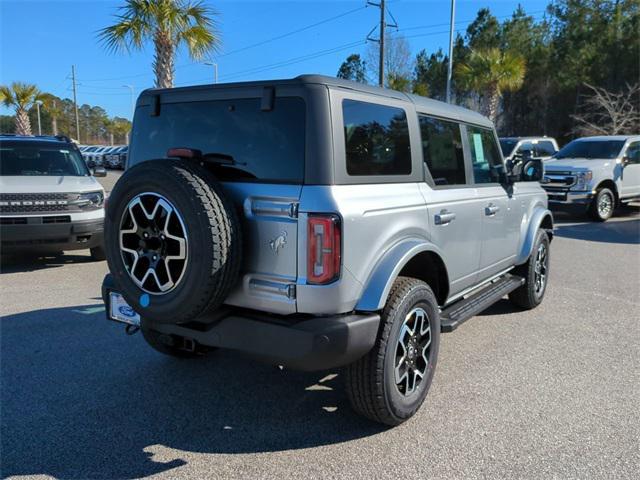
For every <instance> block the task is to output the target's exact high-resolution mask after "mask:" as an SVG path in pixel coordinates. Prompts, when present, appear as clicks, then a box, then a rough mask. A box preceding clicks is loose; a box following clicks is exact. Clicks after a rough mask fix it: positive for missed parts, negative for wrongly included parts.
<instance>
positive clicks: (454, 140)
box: [418, 115, 467, 185]
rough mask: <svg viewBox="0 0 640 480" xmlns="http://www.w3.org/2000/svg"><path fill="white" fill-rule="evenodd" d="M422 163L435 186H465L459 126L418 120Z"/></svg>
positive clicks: (421, 117)
mask: <svg viewBox="0 0 640 480" xmlns="http://www.w3.org/2000/svg"><path fill="white" fill-rule="evenodd" d="M418 120H419V122H420V134H421V136H422V151H423V155H424V161H425V162H426V163H427V168H428V169H429V172H430V173H431V177H432V178H433V181H434V183H435V184H436V185H464V184H465V183H466V182H467V179H466V174H465V167H464V152H463V150H462V137H461V135H460V125H459V124H457V123H455V122H448V121H445V120H439V119H437V118H431V117H426V116H423V115H419V116H418Z"/></svg>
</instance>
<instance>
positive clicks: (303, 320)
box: [102, 275, 380, 371]
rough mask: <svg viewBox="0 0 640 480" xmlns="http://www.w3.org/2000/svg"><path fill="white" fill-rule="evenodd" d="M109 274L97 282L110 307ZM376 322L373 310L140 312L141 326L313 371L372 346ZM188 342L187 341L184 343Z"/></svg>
mask: <svg viewBox="0 0 640 480" xmlns="http://www.w3.org/2000/svg"><path fill="white" fill-rule="evenodd" d="M111 290H114V285H113V281H112V278H111V275H107V276H106V277H105V279H104V281H103V284H102V298H103V300H104V302H105V305H106V307H107V308H106V311H107V312H109V304H108V302H109V292H110V291H111ZM379 323H380V315H378V314H372V313H368V314H347V315H334V316H328V317H310V316H307V315H305V316H301V315H300V316H296V315H289V316H281V315H269V314H265V313H262V312H256V311H249V310H244V309H239V308H229V309H225V310H224V311H219V312H214V313H213V314H211V315H210V316H208V317H203V318H198V319H196V320H195V321H193V322H190V323H188V324H181V325H173V324H158V323H152V322H150V321H148V320H145V318H144V317H142V327H143V328H149V329H152V330H156V331H158V332H160V333H163V334H165V335H166V340H167V343H168V344H172V343H174V338H175V337H183V338H186V339H189V340H192V341H193V344H194V345H198V344H199V345H204V346H209V347H220V348H227V349H230V350H237V351H240V352H243V353H245V354H248V355H251V356H253V357H256V358H258V359H260V360H263V361H266V362H269V363H273V364H276V365H283V366H286V367H289V368H292V369H296V370H305V371H317V370H325V369H330V368H335V367H341V366H344V365H348V364H350V363H352V362H354V361H356V360H357V359H358V358H360V357H362V356H363V355H365V354H366V353H367V352H368V351H369V350H371V348H372V347H373V345H374V343H375V341H376V338H377V335H378V326H379ZM189 343H191V342H189Z"/></svg>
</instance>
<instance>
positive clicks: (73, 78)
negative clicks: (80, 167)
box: [71, 65, 80, 142]
mask: <svg viewBox="0 0 640 480" xmlns="http://www.w3.org/2000/svg"><path fill="white" fill-rule="evenodd" d="M71 81H72V82H73V106H74V107H75V110H76V140H78V142H79V141H80V118H79V116H78V98H77V93H76V66H75V65H71Z"/></svg>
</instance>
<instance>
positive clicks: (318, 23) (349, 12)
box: [217, 5, 367, 58]
mask: <svg viewBox="0 0 640 480" xmlns="http://www.w3.org/2000/svg"><path fill="white" fill-rule="evenodd" d="M365 8H367V6H366V5H365V6H362V7H358V8H354V9H353V10H349V11H348V12H344V13H341V14H339V15H335V16H333V17H331V18H327V19H325V20H321V21H319V22H316V23H312V24H311V25H307V26H306V27H302V28H298V29H297V30H292V31H291V32H287V33H283V34H282V35H278V36H277V37H272V38H269V39H267V40H263V41H261V42H258V43H254V44H252V45H247V46H246V47H242V48H238V49H236V50H232V51H230V52H228V53H224V54H222V55H217V57H218V58H223V57H228V56H229V55H234V54H236V53H240V52H244V51H245V50H249V49H250V48H255V47H260V46H262V45H265V44H267V43H271V42H275V41H276V40H281V39H283V38H287V37H290V36H291V35H295V34H297V33H300V32H304V31H305V30H309V29H311V28H314V27H317V26H319V25H323V24H325V23H329V22H332V21H334V20H338V19H339V18H342V17H346V16H347V15H351V14H352V13H355V12H358V11H360V10H364V9H365Z"/></svg>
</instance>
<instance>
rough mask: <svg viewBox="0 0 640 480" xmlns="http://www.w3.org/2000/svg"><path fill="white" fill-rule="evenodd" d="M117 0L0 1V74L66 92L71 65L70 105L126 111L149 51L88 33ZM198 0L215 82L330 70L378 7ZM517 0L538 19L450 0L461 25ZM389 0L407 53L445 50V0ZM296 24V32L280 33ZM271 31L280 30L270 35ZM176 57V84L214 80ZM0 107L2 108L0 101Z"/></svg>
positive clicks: (540, 1) (144, 74)
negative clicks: (211, 11)
mask: <svg viewBox="0 0 640 480" xmlns="http://www.w3.org/2000/svg"><path fill="white" fill-rule="evenodd" d="M122 3H124V2H122V1H110V0H102V1H91V0H67V1H59V0H47V1H42V0H41V1H35V0H0V82H1V83H2V84H7V83H10V82H12V81H16V80H20V81H25V82H30V83H35V84H36V85H38V87H39V88H40V89H41V90H43V91H48V92H51V93H53V94H55V95H58V96H60V97H68V98H71V95H72V93H71V81H70V79H69V77H70V73H71V65H72V64H75V66H76V75H77V78H78V84H79V86H78V103H80V104H82V103H89V104H91V105H100V106H102V107H104V108H105V109H106V110H107V112H108V113H109V115H118V116H122V117H127V118H130V116H131V94H130V90H129V88H128V87H125V86H124V85H132V86H133V87H134V90H135V93H136V94H137V93H139V92H140V91H141V90H142V89H144V88H146V87H150V86H152V85H153V78H154V77H153V75H152V71H151V62H152V55H153V49H152V48H151V46H148V47H147V48H145V49H144V50H143V51H141V52H133V53H132V54H130V55H128V54H112V53H109V52H107V51H106V50H105V49H104V48H103V46H102V45H100V44H99V42H98V41H97V39H96V31H97V30H99V29H100V28H102V27H105V26H107V25H109V24H110V23H111V22H112V19H113V15H114V14H115V13H116V12H117V7H118V6H119V5H121V4H122ZM205 3H207V4H209V5H211V6H212V7H213V8H215V10H216V11H217V12H218V16H217V20H218V22H219V30H220V33H221V39H222V46H221V49H220V52H219V54H218V55H217V56H216V58H215V60H214V61H216V62H217V63H218V68H219V81H220V82H224V81H241V80H253V79H271V78H288V77H294V76H296V75H299V74H301V73H321V74H327V75H335V74H336V72H337V70H338V67H339V66H340V63H341V62H342V61H343V60H344V59H345V58H346V56H347V55H348V54H350V53H361V54H365V52H366V49H367V45H366V44H365V38H366V36H367V34H368V33H369V31H370V30H371V28H372V27H374V26H375V25H376V23H377V22H378V19H379V14H380V13H379V10H378V9H377V8H374V7H371V6H369V7H365V5H366V2H365V1H364V0H357V1H352V0H340V1H317V0H316V1H314V0H293V1H272V0H254V1H243V0H226V1H220V0H206V2H205ZM518 3H522V4H523V5H524V6H525V9H526V11H527V12H528V13H531V14H532V15H534V16H535V17H536V18H539V17H541V16H542V13H543V11H544V9H545V7H546V5H547V3H548V1H547V0H527V1H520V2H518V1H517V0H500V1H489V0H484V1H477V0H466V1H465V0H457V2H456V5H457V7H456V29H458V30H460V31H461V32H463V33H464V30H465V29H466V27H467V25H468V23H469V21H471V20H473V18H474V17H475V15H476V12H477V11H478V10H479V9H480V8H482V7H489V8H490V9H491V11H492V12H493V14H494V15H496V16H497V17H499V18H500V19H504V18H507V17H508V16H509V15H510V14H511V13H512V12H513V10H514V9H515V8H516V6H517V5H518ZM387 4H388V9H389V10H390V11H391V13H392V14H393V17H394V18H395V19H396V21H397V24H398V26H399V28H400V31H399V33H401V34H403V35H405V37H406V38H407V40H408V42H409V44H410V46H411V49H412V51H413V52H414V53H416V52H418V51H419V50H421V49H423V48H426V49H427V51H429V52H430V51H435V50H437V49H438V48H439V47H442V48H443V49H445V50H446V48H447V43H448V22H449V12H450V10H449V9H450V0H419V1H418V0H413V1H411V0H406V1H403V0H395V1H394V0H388V1H387ZM336 17H337V18H336ZM325 20H326V21H325ZM317 23H320V24H319V25H316V26H313V27H311V28H308V29H304V28H305V27H307V26H311V25H314V24H317ZM299 29H304V31H301V32H298V33H294V34H292V35H288V36H285V35H286V34H287V33H289V32H293V31H295V30H299ZM279 36H283V38H280V39H275V40H273V41H269V40H271V39H274V38H276V37H279ZM255 44H260V45H257V46H254V45H255ZM247 47H249V48H247ZM176 65H177V68H176V78H175V82H176V85H192V84H204V83H212V81H213V67H212V66H206V65H203V64H201V63H200V64H199V63H195V62H193V61H192V60H190V59H189V58H188V56H187V55H185V54H184V52H179V56H178V58H177V59H176ZM0 113H8V111H7V110H6V109H4V108H0Z"/></svg>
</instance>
